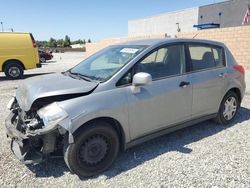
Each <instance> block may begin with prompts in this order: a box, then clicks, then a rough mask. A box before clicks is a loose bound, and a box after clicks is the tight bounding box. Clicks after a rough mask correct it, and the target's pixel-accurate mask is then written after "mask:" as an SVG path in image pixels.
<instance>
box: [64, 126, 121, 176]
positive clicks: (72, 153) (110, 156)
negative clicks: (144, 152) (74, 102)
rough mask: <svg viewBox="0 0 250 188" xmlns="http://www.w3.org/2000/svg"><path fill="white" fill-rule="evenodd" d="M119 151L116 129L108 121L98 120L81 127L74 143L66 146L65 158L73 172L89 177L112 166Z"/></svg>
mask: <svg viewBox="0 0 250 188" xmlns="http://www.w3.org/2000/svg"><path fill="white" fill-rule="evenodd" d="M118 152H119V138H118V135H117V133H116V131H115V130H114V129H113V128H112V127H111V126H110V125H109V124H108V123H106V122H100V121H96V122H94V123H93V125H91V126H90V127H88V128H83V129H81V130H80V132H78V134H77V136H76V139H75V142H74V143H73V144H67V145H66V146H65V149H64V160H65V162H66V164H67V166H68V167H69V169H70V170H71V171H72V172H73V173H76V174H77V175H79V176H81V177H89V176H94V175H97V174H99V173H101V172H103V171H105V170H106V169H107V168H108V167H110V166H111V164H112V163H113V161H114V160H115V158H116V156H117V154H118Z"/></svg>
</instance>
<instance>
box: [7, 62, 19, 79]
mask: <svg viewBox="0 0 250 188" xmlns="http://www.w3.org/2000/svg"><path fill="white" fill-rule="evenodd" d="M4 73H5V75H6V76H7V77H8V78H9V79H20V78H22V77H23V67H22V65H20V64H19V63H17V62H10V63H7V64H6V65H5V67H4Z"/></svg>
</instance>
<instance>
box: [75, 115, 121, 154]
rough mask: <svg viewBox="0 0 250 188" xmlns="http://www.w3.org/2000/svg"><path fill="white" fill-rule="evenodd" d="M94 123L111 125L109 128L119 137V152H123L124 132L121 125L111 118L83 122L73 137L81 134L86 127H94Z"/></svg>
mask: <svg viewBox="0 0 250 188" xmlns="http://www.w3.org/2000/svg"><path fill="white" fill-rule="evenodd" d="M95 121H104V122H106V123H108V124H110V125H111V127H112V128H113V129H114V130H115V131H116V133H117V134H118V137H119V142H120V146H121V147H120V150H125V144H126V141H125V132H124V129H123V128H122V125H121V123H120V122H119V121H118V120H116V119H114V118H112V117H98V118H94V119H91V120H89V121H87V122H85V123H84V124H83V125H81V126H80V127H78V128H77V129H76V130H75V131H74V132H73V137H75V136H77V134H79V133H80V132H81V130H82V129H84V128H86V127H90V126H94V125H93V123H94V122H95Z"/></svg>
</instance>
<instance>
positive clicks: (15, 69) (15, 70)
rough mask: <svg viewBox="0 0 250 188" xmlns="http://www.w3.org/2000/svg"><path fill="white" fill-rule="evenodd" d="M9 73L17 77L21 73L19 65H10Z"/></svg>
mask: <svg viewBox="0 0 250 188" xmlns="http://www.w3.org/2000/svg"><path fill="white" fill-rule="evenodd" d="M8 73H9V75H10V76H12V77H14V78H16V77H18V76H19V75H20V70H19V68H18V67H10V68H9V71H8Z"/></svg>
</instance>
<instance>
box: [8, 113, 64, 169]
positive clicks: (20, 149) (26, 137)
mask: <svg viewBox="0 0 250 188" xmlns="http://www.w3.org/2000/svg"><path fill="white" fill-rule="evenodd" d="M18 118H19V116H18V114H17V113H16V112H15V111H11V113H10V114H9V116H8V117H7V118H6V120H5V127H6V133H7V137H9V138H11V150H12V152H13V153H14V154H15V156H16V157H17V159H18V160H20V161H21V162H23V163H24V164H38V163H40V162H42V161H44V160H45V159H46V158H47V156H48V155H50V154H51V153H52V152H55V150H56V149H58V148H59V147H58V144H57V142H58V141H59V140H60V141H62V136H61V135H60V134H59V131H58V130H57V129H55V130H53V131H51V132H49V133H43V132H39V130H35V131H33V132H32V131H26V132H22V131H21V130H19V129H20V128H19V127H20V121H19V120H18ZM41 130H42V129H41ZM56 144H57V145H56Z"/></svg>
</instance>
